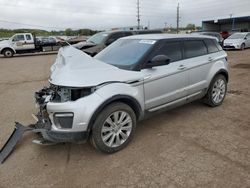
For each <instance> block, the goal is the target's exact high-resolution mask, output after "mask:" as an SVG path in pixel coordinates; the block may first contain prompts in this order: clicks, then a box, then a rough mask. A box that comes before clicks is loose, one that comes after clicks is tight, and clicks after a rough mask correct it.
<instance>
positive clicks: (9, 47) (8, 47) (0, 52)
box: [0, 46, 16, 54]
mask: <svg viewBox="0 0 250 188" xmlns="http://www.w3.org/2000/svg"><path fill="white" fill-rule="evenodd" d="M5 49H11V50H13V52H14V54H15V53H16V50H15V49H14V48H13V47H11V46H6V47H3V48H2V49H1V51H0V54H2V53H3V51H4V50H5Z"/></svg>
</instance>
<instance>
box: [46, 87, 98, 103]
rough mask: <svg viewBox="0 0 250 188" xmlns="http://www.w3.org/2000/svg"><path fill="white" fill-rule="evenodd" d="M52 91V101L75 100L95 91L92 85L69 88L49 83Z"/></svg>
mask: <svg viewBox="0 0 250 188" xmlns="http://www.w3.org/2000/svg"><path fill="white" fill-rule="evenodd" d="M51 88H52V90H53V91H54V96H53V100H52V101H54V102H67V101H76V100H77V99H80V98H82V97H86V96H88V95H90V94H91V93H93V92H94V91H95V88H94V87H89V88H70V87H61V86H54V85H51Z"/></svg>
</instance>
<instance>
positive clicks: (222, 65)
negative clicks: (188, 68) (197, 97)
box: [207, 55, 229, 87]
mask: <svg viewBox="0 0 250 188" xmlns="http://www.w3.org/2000/svg"><path fill="white" fill-rule="evenodd" d="M225 58H226V55H224V56H222V57H220V59H218V60H217V61H216V62H215V63H214V64H213V66H212V67H211V68H210V70H209V73H208V74H207V80H208V82H207V84H208V85H207V87H209V85H210V83H211V81H212V80H213V78H214V76H215V75H217V74H220V73H221V74H223V75H224V76H225V77H226V79H227V81H228V80H229V76H228V63H227V61H226V59H225Z"/></svg>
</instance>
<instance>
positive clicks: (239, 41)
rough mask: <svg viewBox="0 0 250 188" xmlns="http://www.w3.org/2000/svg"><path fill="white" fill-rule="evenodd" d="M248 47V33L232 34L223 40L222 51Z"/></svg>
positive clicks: (249, 40)
mask: <svg viewBox="0 0 250 188" xmlns="http://www.w3.org/2000/svg"><path fill="white" fill-rule="evenodd" d="M249 47H250V32H245V33H234V34H232V35H231V36H230V37H228V38H227V39H225V40H224V44H223V48H224V49H240V50H244V49H245V48H249Z"/></svg>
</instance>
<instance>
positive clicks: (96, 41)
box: [73, 30, 163, 56]
mask: <svg viewBox="0 0 250 188" xmlns="http://www.w3.org/2000/svg"><path fill="white" fill-rule="evenodd" d="M157 33H163V32H162V30H141V31H140V30H139V31H104V32H100V33H96V34H95V35H93V36H91V37H90V38H89V39H88V40H87V41H86V42H79V43H77V44H74V45H73V46H74V47H76V48H77V49H80V50H82V51H84V52H85V53H87V54H89V55H90V56H95V55H96V54H98V53H99V52H100V51H102V50H103V49H104V48H106V47H107V46H109V45H110V44H111V43H113V42H115V41H116V40H117V39H119V38H122V37H127V36H131V35H140V34H157Z"/></svg>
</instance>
